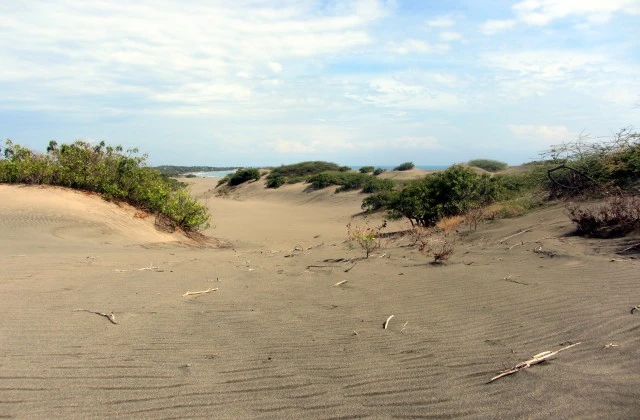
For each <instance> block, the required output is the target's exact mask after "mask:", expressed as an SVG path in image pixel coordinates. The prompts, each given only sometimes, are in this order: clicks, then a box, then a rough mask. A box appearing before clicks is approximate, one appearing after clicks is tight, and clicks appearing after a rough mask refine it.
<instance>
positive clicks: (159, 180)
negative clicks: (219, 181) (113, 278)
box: [0, 140, 209, 230]
mask: <svg viewBox="0 0 640 420" xmlns="http://www.w3.org/2000/svg"><path fill="white" fill-rule="evenodd" d="M137 153H138V150H137V149H130V150H127V151H124V150H123V148H122V147H121V146H116V147H112V146H106V145H105V143H104V142H100V143H99V144H98V145H95V146H92V145H91V144H89V143H87V142H84V141H76V142H74V143H72V144H62V145H60V146H58V143H57V142H55V141H51V142H49V146H48V147H47V153H46V154H38V153H35V152H33V151H31V150H29V149H27V148H24V147H22V146H20V145H14V144H13V143H12V142H11V141H10V140H7V142H6V144H5V149H4V159H0V182H8V183H30V184H47V185H58V186H62V187H69V188H74V189H80V190H86V191H93V192H97V193H100V194H102V195H103V197H105V198H106V199H109V200H121V201H126V202H128V203H130V204H131V205H133V206H135V207H138V208H141V209H144V210H148V211H151V212H155V213H160V214H164V215H165V216H167V217H168V218H170V219H171V220H172V222H173V223H175V224H176V225H177V226H178V227H180V228H182V229H185V230H197V229H199V228H202V227H206V226H208V221H209V214H208V212H207V209H206V208H205V207H204V206H203V205H201V204H198V203H197V202H196V201H195V200H194V199H192V198H191V197H190V196H189V194H188V192H187V191H186V190H185V189H184V186H183V185H181V184H180V183H179V182H178V181H176V180H175V179H172V178H169V177H168V176H166V175H162V174H161V173H160V172H159V171H157V170H155V169H152V168H149V167H147V166H146V155H142V156H137Z"/></svg>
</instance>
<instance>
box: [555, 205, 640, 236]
mask: <svg viewBox="0 0 640 420" xmlns="http://www.w3.org/2000/svg"><path fill="white" fill-rule="evenodd" d="M567 213H568V215H569V218H570V219H571V221H572V222H573V223H575V225H576V231H577V233H578V234H579V235H587V236H594V237H600V238H608V237H616V236H623V235H626V234H628V233H629V232H633V231H634V230H637V229H640V197H637V196H629V195H614V196H610V197H607V198H606V199H605V200H604V201H603V202H601V203H598V204H593V205H585V204H583V203H569V204H568V205H567Z"/></svg>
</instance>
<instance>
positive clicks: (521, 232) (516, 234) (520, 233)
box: [498, 229, 531, 243]
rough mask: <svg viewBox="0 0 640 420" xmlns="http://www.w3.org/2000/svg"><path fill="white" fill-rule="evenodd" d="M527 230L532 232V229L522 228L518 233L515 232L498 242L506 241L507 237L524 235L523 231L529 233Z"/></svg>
mask: <svg viewBox="0 0 640 420" xmlns="http://www.w3.org/2000/svg"><path fill="white" fill-rule="evenodd" d="M527 232H531V229H525V230H521V231H520V232H518V233H514V234H513V235H509V236H507V237H506V238H502V239H500V240H499V241H498V242H500V243H503V242H504V241H506V240H507V239H511V238H513V237H514V236H518V235H522V234H523V233H527Z"/></svg>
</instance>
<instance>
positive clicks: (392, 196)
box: [360, 191, 398, 213]
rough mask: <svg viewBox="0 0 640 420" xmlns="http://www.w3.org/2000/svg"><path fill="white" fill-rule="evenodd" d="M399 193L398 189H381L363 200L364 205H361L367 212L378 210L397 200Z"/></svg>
mask: <svg viewBox="0 0 640 420" xmlns="http://www.w3.org/2000/svg"><path fill="white" fill-rule="evenodd" d="M397 194H398V192H397V191H381V192H378V193H375V194H371V195H370V196H369V197H367V198H365V199H364V200H362V205H361V206H360V207H361V208H362V210H364V211H366V212H367V213H373V212H375V211H378V210H382V209H386V208H389V206H390V205H391V203H392V202H393V201H394V200H396V196H397Z"/></svg>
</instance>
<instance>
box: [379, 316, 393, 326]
mask: <svg viewBox="0 0 640 420" xmlns="http://www.w3.org/2000/svg"><path fill="white" fill-rule="evenodd" d="M391 318H393V315H389V318H387V320H386V321H384V326H383V327H382V328H383V329H385V330H386V329H387V327H388V326H389V321H391Z"/></svg>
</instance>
